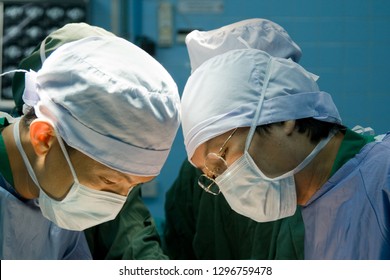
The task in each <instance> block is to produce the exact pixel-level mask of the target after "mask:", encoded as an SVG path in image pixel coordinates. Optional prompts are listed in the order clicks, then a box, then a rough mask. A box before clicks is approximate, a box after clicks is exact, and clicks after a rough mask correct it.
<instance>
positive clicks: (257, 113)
mask: <svg viewBox="0 0 390 280" xmlns="http://www.w3.org/2000/svg"><path fill="white" fill-rule="evenodd" d="M272 65H273V59H272V58H270V59H269V61H268V65H267V70H266V76H265V79H264V84H263V87H262V89H261V94H260V100H259V105H257V108H256V113H255V116H254V117H253V120H252V124H251V128H250V130H249V133H248V136H247V138H246V142H245V151H247V150H248V149H249V146H250V145H251V142H252V137H253V134H254V133H255V129H256V126H257V125H256V124H257V121H258V119H259V116H260V112H261V108H262V107H263V103H264V97H265V92H266V90H267V88H268V83H269V80H270V77H271V68H272Z"/></svg>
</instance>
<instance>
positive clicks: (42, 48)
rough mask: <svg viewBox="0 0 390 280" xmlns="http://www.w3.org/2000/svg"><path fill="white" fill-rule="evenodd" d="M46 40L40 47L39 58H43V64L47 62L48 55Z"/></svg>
mask: <svg viewBox="0 0 390 280" xmlns="http://www.w3.org/2000/svg"><path fill="white" fill-rule="evenodd" d="M46 39H47V38H45V40H43V41H42V42H41V46H40V47H39V56H40V57H41V63H42V64H43V63H44V62H45V60H46V53H45V47H46Z"/></svg>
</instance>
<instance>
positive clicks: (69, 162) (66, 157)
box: [33, 119, 79, 183]
mask: <svg viewBox="0 0 390 280" xmlns="http://www.w3.org/2000/svg"><path fill="white" fill-rule="evenodd" d="M35 121H39V119H36V120H34V121H33V122H35ZM41 121H42V120H41ZM45 121H46V122H48V123H49V124H50V125H51V126H52V127H53V129H54V132H55V134H56V137H57V140H58V144H59V145H60V147H61V150H62V153H63V154H64V156H65V159H66V161H67V162H68V166H69V169H70V172H71V173H72V176H73V179H74V181H75V182H76V183H79V180H78V179H77V175H76V171H75V170H74V168H73V165H72V162H71V161H70V157H69V154H68V151H67V150H66V148H65V144H64V141H63V140H62V138H61V136H60V134H59V133H58V130H57V128H56V126H55V125H54V124H53V122H52V121H51V120H48V119H47V120H45Z"/></svg>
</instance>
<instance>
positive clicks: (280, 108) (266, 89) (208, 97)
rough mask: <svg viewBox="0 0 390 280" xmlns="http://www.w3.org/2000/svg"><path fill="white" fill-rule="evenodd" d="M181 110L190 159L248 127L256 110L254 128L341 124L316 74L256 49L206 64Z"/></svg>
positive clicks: (195, 75) (189, 88)
mask: <svg viewBox="0 0 390 280" xmlns="http://www.w3.org/2000/svg"><path fill="white" fill-rule="evenodd" d="M262 98H264V101H263V102H260V100H261V99H262ZM259 105H260V106H261V108H260V107H259ZM181 106H182V107H181V110H182V112H183V116H182V128H183V135H184V142H185V146H186V150H187V155H188V158H189V159H191V158H192V156H193V154H194V152H195V149H196V148H197V147H198V146H199V145H201V144H202V143H204V142H206V141H207V140H209V139H212V138H214V137H216V136H218V135H220V134H223V133H225V132H227V131H229V130H231V129H233V128H236V127H250V126H251V124H252V121H254V116H255V113H256V110H258V109H260V114H259V118H258V119H257V120H255V121H256V125H263V124H270V123H275V122H280V121H286V120H295V119H301V118H308V117H313V118H315V119H318V120H321V121H326V122H332V123H341V119H340V116H339V113H338V110H337V108H336V106H335V104H334V103H333V100H332V98H331V96H330V95H329V94H328V93H326V92H322V91H320V90H319V88H318V86H317V83H316V82H315V77H313V74H311V73H309V72H307V71H306V70H305V69H303V68H302V67H301V66H300V65H299V64H297V63H295V62H293V61H292V60H290V59H284V58H277V57H272V56H271V55H269V54H268V53H266V52H263V51H260V50H254V49H244V50H233V51H229V52H227V53H224V54H222V55H218V56H216V57H214V58H211V59H209V60H208V61H206V62H204V63H203V64H202V65H201V66H200V67H199V68H198V69H197V70H196V71H194V73H192V75H191V76H190V78H189V79H188V81H187V84H186V86H185V88H184V92H183V95H182V103H181Z"/></svg>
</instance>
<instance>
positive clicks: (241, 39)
mask: <svg viewBox="0 0 390 280" xmlns="http://www.w3.org/2000/svg"><path fill="white" fill-rule="evenodd" d="M237 40H238V41H240V42H241V43H243V44H244V45H245V47H247V48H248V49H252V47H251V46H249V44H248V42H247V41H245V40H244V39H243V38H242V37H241V36H238V37H237Z"/></svg>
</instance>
